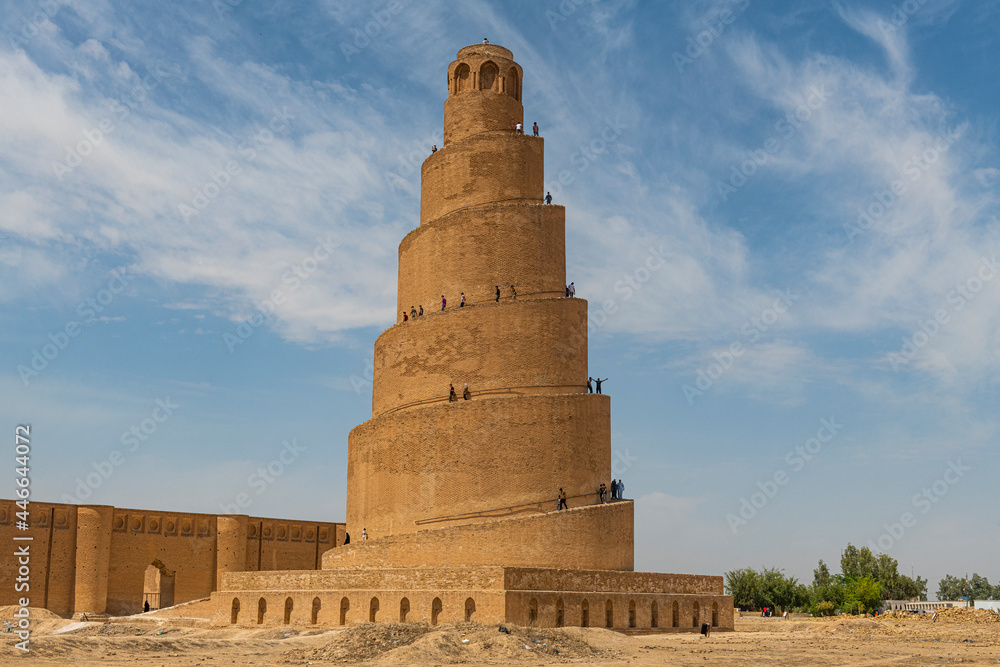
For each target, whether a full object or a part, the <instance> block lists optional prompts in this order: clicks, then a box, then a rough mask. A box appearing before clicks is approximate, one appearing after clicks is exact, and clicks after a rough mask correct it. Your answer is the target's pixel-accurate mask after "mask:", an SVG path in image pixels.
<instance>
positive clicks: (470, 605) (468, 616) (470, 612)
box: [465, 598, 476, 623]
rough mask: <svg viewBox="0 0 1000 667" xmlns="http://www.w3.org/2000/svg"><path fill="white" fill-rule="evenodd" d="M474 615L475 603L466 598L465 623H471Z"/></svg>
mask: <svg viewBox="0 0 1000 667" xmlns="http://www.w3.org/2000/svg"><path fill="white" fill-rule="evenodd" d="M475 613H476V601H475V600H473V599H472V598H468V599H466V601H465V622H466V623H472V617H473V616H474V615H475Z"/></svg>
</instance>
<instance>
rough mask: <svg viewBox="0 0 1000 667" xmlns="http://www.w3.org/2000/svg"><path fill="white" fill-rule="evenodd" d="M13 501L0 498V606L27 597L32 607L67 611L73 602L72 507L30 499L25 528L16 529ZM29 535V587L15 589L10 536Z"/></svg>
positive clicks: (13, 557) (58, 612)
mask: <svg viewBox="0 0 1000 667" xmlns="http://www.w3.org/2000/svg"><path fill="white" fill-rule="evenodd" d="M17 511H19V508H17V507H16V506H15V505H14V501H13V500H0V542H2V543H3V544H4V545H5V548H4V549H3V550H0V605H10V604H15V603H16V602H17V600H18V598H20V597H27V598H29V600H30V601H31V605H32V606H38V607H46V608H48V609H50V610H51V611H53V612H55V613H57V614H68V613H70V612H71V611H72V603H73V584H74V576H73V572H74V569H75V568H76V525H77V520H76V506H75V505H58V504H53V503H41V502H32V503H31V505H30V510H29V511H30V514H29V525H30V526H31V528H30V529H29V530H28V531H22V530H18V529H17V527H16V525H15V522H16V516H15V512H17ZM15 536H18V537H23V536H29V537H31V538H32V540H31V542H29V543H28V544H30V550H29V553H30V556H29V557H30V563H29V567H30V574H29V576H30V581H29V582H28V584H29V586H30V589H29V590H27V591H16V590H15V589H14V585H15V583H16V582H15V579H16V578H17V576H18V574H17V573H18V567H19V564H18V561H17V558H16V557H15V555H14V550H15V548H16V547H15V546H14V545H18V546H20V544H23V543H17V542H14V537H15Z"/></svg>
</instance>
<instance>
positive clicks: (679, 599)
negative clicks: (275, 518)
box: [212, 566, 733, 632]
mask: <svg viewBox="0 0 1000 667" xmlns="http://www.w3.org/2000/svg"><path fill="white" fill-rule="evenodd" d="M212 604H213V607H214V613H213V619H212V620H213V623H214V624H215V625H238V626H257V625H261V626H280V625H298V626H302V625H317V626H324V627H330V626H339V625H354V624H359V623H399V622H404V623H405V622H426V623H430V624H432V625H435V624H438V623H463V622H474V623H483V624H493V623H511V624H516V625H524V626H535V627H562V626H575V627H581V626H582V627H602V628H611V629H615V630H636V631H639V630H652V631H660V632H698V631H700V629H701V626H702V624H703V623H708V624H710V625H711V626H712V628H713V630H715V631H719V630H732V629H733V599H732V597H730V596H728V595H724V594H723V588H722V577H718V576H700V575H685V574H657V573H649V572H622V571H613V570H564V569H554V568H526V567H500V566H479V567H427V568H389V569H374V568H353V569H331V570H319V571H316V570H310V571H284V572H273V571H272V572H232V573H226V574H224V575H223V576H222V585H221V588H220V590H219V591H218V592H215V593H213V594H212Z"/></svg>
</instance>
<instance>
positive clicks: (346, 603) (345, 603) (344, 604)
mask: <svg viewBox="0 0 1000 667" xmlns="http://www.w3.org/2000/svg"><path fill="white" fill-rule="evenodd" d="M350 609H351V601H350V600H348V599H347V598H346V597H344V598H343V599H341V601H340V624H341V625H347V612H348V611H350Z"/></svg>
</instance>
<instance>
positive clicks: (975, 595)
mask: <svg viewBox="0 0 1000 667" xmlns="http://www.w3.org/2000/svg"><path fill="white" fill-rule="evenodd" d="M993 593H994V590H993V586H990V580H989V579H987V578H986V577H981V576H979V575H978V574H977V573H975V572H973V573H972V578H971V579H969V599H970V600H989V599H990V598H992V597H993Z"/></svg>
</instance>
